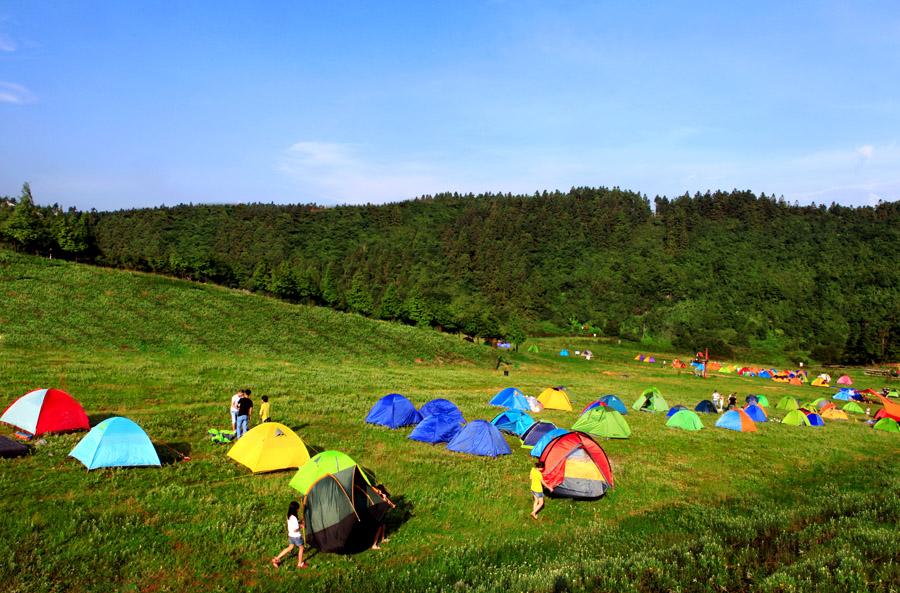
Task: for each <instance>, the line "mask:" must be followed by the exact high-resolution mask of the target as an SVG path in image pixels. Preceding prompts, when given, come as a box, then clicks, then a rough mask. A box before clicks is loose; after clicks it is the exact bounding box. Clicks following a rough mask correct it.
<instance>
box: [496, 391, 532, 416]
mask: <svg viewBox="0 0 900 593" xmlns="http://www.w3.org/2000/svg"><path fill="white" fill-rule="evenodd" d="M490 403H491V405H492V406H500V407H502V408H511V409H513V410H524V411H526V412H528V411H530V410H531V406H530V405H529V404H528V400H527V399H525V394H524V393H522V392H521V391H519V390H518V389H516V388H515V387H507V388H506V389H503V390H502V391H500V392H498V393H497V395H495V396H494V397H493V399H491V402H490Z"/></svg>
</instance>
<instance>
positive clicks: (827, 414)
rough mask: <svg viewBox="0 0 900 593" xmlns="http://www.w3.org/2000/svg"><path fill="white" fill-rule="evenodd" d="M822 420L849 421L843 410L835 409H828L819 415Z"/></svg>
mask: <svg viewBox="0 0 900 593" xmlns="http://www.w3.org/2000/svg"><path fill="white" fill-rule="evenodd" d="M821 416H822V418H827V419H828V420H849V419H850V418H848V417H847V413H846V412H844V411H843V410H838V409H837V408H828V409H827V410H825V411H824V412H822V414H821Z"/></svg>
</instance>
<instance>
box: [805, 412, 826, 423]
mask: <svg viewBox="0 0 900 593" xmlns="http://www.w3.org/2000/svg"><path fill="white" fill-rule="evenodd" d="M806 419H807V420H809V425H810V426H825V421H824V420H822V417H821V416H819V415H818V414H816V413H815V412H809V413H807V414H806Z"/></svg>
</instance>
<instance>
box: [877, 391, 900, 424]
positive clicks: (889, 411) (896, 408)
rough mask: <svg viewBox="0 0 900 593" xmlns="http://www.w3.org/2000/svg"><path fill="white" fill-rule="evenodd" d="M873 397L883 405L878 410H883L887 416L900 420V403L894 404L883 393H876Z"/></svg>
mask: <svg viewBox="0 0 900 593" xmlns="http://www.w3.org/2000/svg"><path fill="white" fill-rule="evenodd" d="M875 397H877V398H878V399H880V400H881V404H882V405H883V406H884V407H883V408H882V409H881V410H880V411H881V412H884V415H885V416H887V417H888V418H893V419H894V420H897V421H898V422H900V404H895V403H894V402H892V401H891V400H889V399H888V398H886V397H884V396H883V395H877V396H875Z"/></svg>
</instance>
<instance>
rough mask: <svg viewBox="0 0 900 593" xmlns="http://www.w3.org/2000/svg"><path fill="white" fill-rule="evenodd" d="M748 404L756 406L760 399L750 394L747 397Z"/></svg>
mask: <svg viewBox="0 0 900 593" xmlns="http://www.w3.org/2000/svg"><path fill="white" fill-rule="evenodd" d="M746 402H747V403H748V404H755V403H757V402H759V398H758V397H756V396H755V395H753V394H750V395H748V396H747V399H746Z"/></svg>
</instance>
